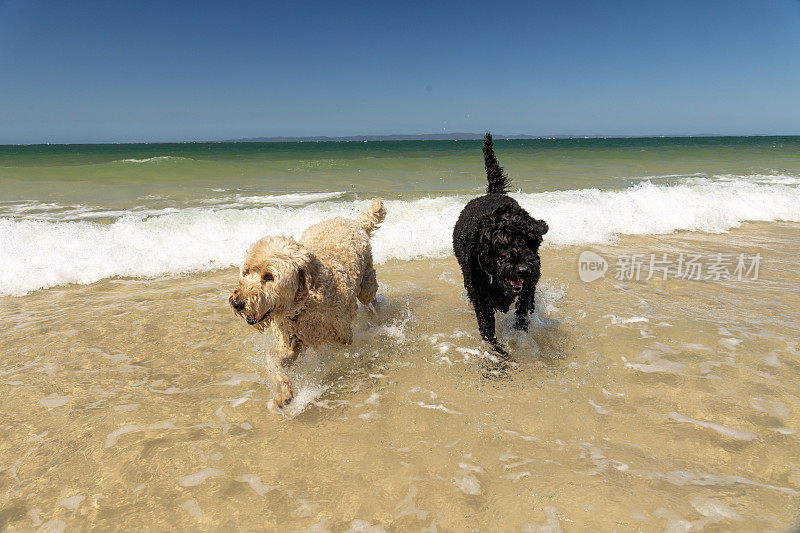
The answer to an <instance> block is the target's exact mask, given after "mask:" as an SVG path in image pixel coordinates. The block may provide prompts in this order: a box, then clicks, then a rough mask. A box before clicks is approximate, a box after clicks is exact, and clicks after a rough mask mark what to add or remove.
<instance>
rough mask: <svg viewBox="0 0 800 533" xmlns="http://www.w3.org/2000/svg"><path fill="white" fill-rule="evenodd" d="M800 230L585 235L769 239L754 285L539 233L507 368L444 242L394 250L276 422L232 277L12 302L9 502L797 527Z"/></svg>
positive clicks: (406, 524)
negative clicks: (590, 268) (633, 274)
mask: <svg viewBox="0 0 800 533" xmlns="http://www.w3.org/2000/svg"><path fill="white" fill-rule="evenodd" d="M796 229H797V228H796V226H795V225H793V224H769V225H768V224H747V225H745V226H744V227H743V228H742V229H739V230H735V231H733V232H732V233H731V234H729V235H721V236H715V235H703V234H697V233H682V234H676V235H673V236H671V237H670V239H669V243H668V246H669V248H668V249H667V248H664V245H665V243H664V241H663V239H662V238H654V237H635V238H634V237H631V238H623V239H620V240H619V242H618V243H617V244H615V245H605V246H594V247H591V249H592V250H594V251H596V252H598V253H600V254H601V255H603V256H604V257H614V256H615V255H617V254H620V253H631V251H638V250H650V249H654V247H657V246H658V247H659V248H658V250H659V251H662V250H664V251H669V250H673V249H674V250H681V251H685V252H691V253H696V252H700V253H708V252H710V251H713V252H717V251H720V252H731V253H747V254H751V253H761V254H762V256H763V258H764V259H763V263H762V266H761V271H760V279H758V280H756V281H744V280H743V281H728V282H712V281H673V280H668V281H666V282H663V281H661V282H657V281H656V280H655V279H652V280H650V281H648V282H644V281H640V282H635V281H630V282H623V281H616V280H613V279H608V278H607V279H601V280H597V281H595V282H592V283H585V282H582V281H580V280H579V279H578V276H577V268H576V261H577V256H578V254H579V253H580V251H582V250H583V249H584V248H582V247H564V248H562V249H558V250H545V251H544V252H543V264H544V272H545V275H544V277H543V283H542V285H541V287H542V290H541V291H540V297H539V305H538V310H537V314H536V316H535V318H534V321H533V327H532V329H531V334H530V335H515V334H513V333H511V332H509V331H508V329H507V326H508V323H509V322H508V320H507V319H505V318H504V317H502V316H501V317H500V322H501V329H502V334H501V336H502V338H503V339H504V340H505V341H506V342H508V343H509V344H510V345H511V347H512V353H513V356H512V358H511V360H509V361H497V360H493V358H492V356H490V355H488V354H487V353H485V352H484V351H483V347H482V345H481V343H480V340H479V338H478V336H477V334H476V331H475V330H476V328H475V327H473V326H474V324H473V322H474V317H473V315H472V311H471V309H470V307H469V304H468V303H467V302H466V301H464V299H463V298H462V297H461V296H460V294H461V288H460V279H459V275H460V274H459V272H458V270H457V265H456V264H455V261H454V260H453V259H452V258H444V259H439V260H433V261H390V262H388V263H386V264H384V265H382V266H381V268H380V269H379V276H380V281H381V291H380V294H381V298H380V299H379V301H378V305H377V306H376V312H373V311H371V310H367V309H362V310H361V311H360V313H359V318H358V321H357V325H356V330H357V333H356V339H355V342H354V344H353V345H352V346H350V347H347V348H338V347H330V348H325V349H322V350H320V351H319V352H314V353H308V354H306V355H304V356H303V357H302V358H301V360H300V361H299V362H298V364H297V365H296V366H295V367H293V369H292V371H291V374H292V376H293V379H294V380H295V383H296V385H295V386H296V387H297V391H298V392H297V398H296V399H295V402H294V403H293V404H292V405H291V406H290V407H289V408H288V409H287V410H286V413H285V415H284V416H275V415H272V414H270V413H269V412H268V411H267V410H266V401H267V400H268V399H269V398H270V396H271V389H270V387H271V385H270V383H269V382H268V378H267V374H266V371H265V369H264V364H263V358H264V354H265V352H266V351H267V350H268V349H269V346H270V340H269V337H268V336H259V335H257V334H255V333H254V331H253V330H252V329H251V328H248V327H246V326H245V325H244V324H243V323H241V321H237V320H235V318H234V316H233V315H232V314H231V313H230V312H229V311H228V309H227V308H226V296H227V293H228V289H229V288H230V287H231V286H232V284H233V282H234V281H235V278H236V273H235V271H233V270H225V271H221V272H215V273H207V274H202V275H195V276H185V277H178V278H172V279H163V280H151V281H146V280H131V279H122V280H110V281H104V282H100V283H97V284H93V285H90V286H68V287H63V288H55V289H50V290H48V291H44V292H37V293H33V294H31V295H29V296H26V297H24V298H16V299H11V300H6V301H4V305H3V306H2V311H0V313H1V314H0V327H2V330H3V332H4V334H3V336H2V340H1V341H0V351H1V352H2V353H3V354H4V357H3V363H2V370H1V371H0V386H1V387H2V388H3V390H4V398H5V400H4V407H5V408H4V410H3V412H2V413H0V430H2V435H3V438H2V440H0V457H2V463H0V469H2V470H1V471H2V474H0V494H2V495H3V499H4V500H5V502H6V503H5V504H4V505H3V511H2V517H3V518H2V519H3V521H4V522H5V523H6V524H7V525H8V526H9V527H11V528H12V529H14V528H22V529H28V528H32V527H38V526H41V525H43V524H50V526H57V525H59V524H60V522H63V523H65V524H66V525H68V526H81V527H87V526H92V527H99V528H104V529H105V528H112V527H119V526H120V525H123V524H124V525H125V526H127V527H131V528H134V527H141V526H144V525H145V524H146V525H147V527H150V528H153V529H163V528H167V527H169V526H177V527H182V528H190V527H194V526H195V525H201V526H203V527H215V528H218V527H226V528H229V527H235V528H237V529H271V528H281V529H286V528H288V529H295V530H300V529H305V528H309V527H316V528H317V529H316V530H334V531H343V530H346V529H348V528H350V529H352V530H358V528H359V527H366V525H370V524H371V525H372V526H373V527H383V528H386V529H390V530H422V529H425V528H429V529H441V530H501V529H502V530H517V529H526V528H527V530H532V531H538V530H541V531H544V530H547V531H550V530H552V531H557V530H559V529H558V528H561V529H562V530H566V531H569V530H605V531H609V530H614V529H616V530H618V531H623V530H645V531H656V530H670V529H675V530H677V529H683V530H685V528H687V527H694V528H697V529H704V528H705V529H707V530H731V529H737V530H750V531H753V530H776V531H780V530H784V529H786V528H788V527H789V526H790V525H791V524H793V523H794V521H795V520H796V518H797V516H796V510H797V506H798V502H799V501H800V468H799V466H800V465H798V462H797V449H798V435H797V430H798V428H799V427H800V419H798V413H799V412H800V398H798V394H797V386H796V384H797V382H798V380H800V362H798V355H800V353H799V352H798V350H799V348H798V338H799V337H800V335H798V333H800V332H798V324H800V320H798V319H799V318H800V317H799V316H798V314H799V313H800V311H799V310H800V290H799V289H798V288H797V287H798V281H800V279H798V278H799V277H798V274H797V272H798V266H800V265H798V259H797V257H796V255H795V254H794V252H795V251H796V247H795V243H794V240H795V238H796ZM731 243H736V247H735V248H733V247H732V246H731ZM610 275H611V273H609V275H608V276H609V277H610ZM537 528H539V529H537ZM547 528H550V529H547Z"/></svg>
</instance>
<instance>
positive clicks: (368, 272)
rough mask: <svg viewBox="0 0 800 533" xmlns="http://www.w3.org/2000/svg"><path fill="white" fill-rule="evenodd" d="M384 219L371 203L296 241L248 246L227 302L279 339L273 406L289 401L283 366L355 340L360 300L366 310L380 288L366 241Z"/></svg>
mask: <svg viewBox="0 0 800 533" xmlns="http://www.w3.org/2000/svg"><path fill="white" fill-rule="evenodd" d="M385 216H386V209H385V208H384V206H383V202H381V201H380V200H378V199H374V200H372V205H371V206H370V207H369V208H368V209H366V210H364V211H362V212H361V214H360V215H359V218H358V220H352V219H347V218H341V217H337V218H334V219H331V220H326V221H324V222H320V223H319V224H315V225H313V226H311V227H309V228H308V229H307V230H306V231H305V232H304V233H303V235H302V236H301V237H300V240H299V241H295V240H294V239H291V238H288V237H264V238H263V239H261V240H259V241H257V242H256V243H254V244H253V245H251V246H250V248H248V250H247V254H246V257H245V261H244V263H243V264H242V266H241V269H240V274H239V286H238V287H237V288H236V289H235V290H234V291H233V292H232V293H231V295H230V298H229V303H230V304H231V306H232V307H233V309H234V313H236V314H237V315H239V316H241V317H243V318H249V319H250V320H251V321H253V322H255V323H253V324H251V325H252V326H253V327H254V328H256V329H257V330H258V331H260V332H264V331H265V330H266V328H267V327H270V329H272V333H273V335H274V336H275V352H276V353H274V354H271V356H270V361H269V364H270V372H271V374H272V379H273V380H274V381H275V384H276V385H277V387H278V392H277V393H276V395H275V397H274V399H273V400H271V402H270V407H271V408H275V407H283V405H284V404H286V403H288V402H289V401H291V399H292V395H293V393H292V389H291V383H290V381H289V377H288V376H287V374H286V371H285V367H286V366H288V365H289V364H291V363H292V362H294V360H295V359H296V358H297V356H298V355H299V354H300V353H301V352H302V351H303V350H304V349H305V348H314V347H317V346H320V345H322V344H324V343H338V344H350V343H351V342H352V340H353V331H352V329H351V323H352V321H353V318H354V316H355V313H356V309H357V307H358V302H359V301H360V302H361V303H362V304H364V305H369V304H370V303H372V301H373V300H374V299H375V294H376V292H377V290H378V281H377V279H376V276H375V268H374V267H373V263H372V247H371V246H370V242H369V241H370V237H371V236H372V233H373V232H374V231H375V229H376V228H377V227H378V225H379V224H380V223H381V222H382V221H383V219H384V217H385ZM237 305H239V306H241V308H240V309H237V307H236V306H237ZM262 317H263V319H262V320H260V321H259V319H261V318H262Z"/></svg>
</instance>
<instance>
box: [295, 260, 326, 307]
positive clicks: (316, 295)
mask: <svg viewBox="0 0 800 533" xmlns="http://www.w3.org/2000/svg"><path fill="white" fill-rule="evenodd" d="M305 255H306V260H305V261H304V262H303V265H302V266H301V267H300V283H305V288H306V292H308V298H309V300H312V301H314V302H317V303H319V302H321V301H322V298H323V294H322V289H321V288H320V286H319V284H318V281H319V279H318V278H319V264H318V261H317V258H316V257H313V256H311V255H310V254H305Z"/></svg>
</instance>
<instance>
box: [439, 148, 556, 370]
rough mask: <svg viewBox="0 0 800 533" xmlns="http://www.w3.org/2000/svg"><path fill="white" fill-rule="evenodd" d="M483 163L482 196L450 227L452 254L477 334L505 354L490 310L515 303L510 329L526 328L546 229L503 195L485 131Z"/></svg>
mask: <svg viewBox="0 0 800 533" xmlns="http://www.w3.org/2000/svg"><path fill="white" fill-rule="evenodd" d="M483 159H484V164H485V166H486V177H487V178H488V180H489V185H488V187H486V193H487V194H486V195H484V196H479V197H478V198H474V199H473V200H471V201H470V202H469V203H468V204H467V206H466V207H465V208H464V210H463V211H461V215H460V216H459V217H458V222H456V226H455V228H454V229H453V251H454V252H455V254H456V259H458V264H459V265H460V266H461V272H462V274H463V275H464V287H465V288H466V289H467V294H468V295H469V299H470V301H471V302H472V306H473V307H474V308H475V315H476V316H477V318H478V329H479V330H480V332H481V336H482V337H483V338H484V339H485V340H486V341H487V342H489V343H490V344H491V345H492V346H493V347H494V348H495V350H497V351H498V352H500V353H503V354H505V350H504V349H503V347H502V346H501V345H500V343H499V342H498V341H497V337H495V331H494V312H495V310H496V309H499V310H500V311H503V312H507V311H508V310H509V308H510V307H511V304H512V303H514V299H516V300H517V308H516V311H515V313H514V314H515V315H516V321H515V323H514V327H515V328H516V329H521V330H525V331H527V330H528V312H529V311H531V312H532V311H533V306H534V303H533V295H534V292H535V290H536V283H537V282H538V281H539V276H540V274H541V269H540V264H539V245H540V244H542V235H544V234H545V233H547V229H548V228H547V223H546V222H545V221H543V220H536V219H535V218H533V217H531V216H530V215H529V214H528V213H527V211H525V210H524V209H522V207H520V205H519V204H518V203H517V202H516V200H514V199H513V198H511V197H510V196H508V195H507V194H506V193H507V192H508V188H509V186H510V181H509V179H508V176H506V174H505V173H504V172H503V169H502V167H500V164H499V163H498V162H497V158H496V157H495V156H494V149H493V147H492V136H491V134H489V133H487V134H486V138H485V140H484V142H483Z"/></svg>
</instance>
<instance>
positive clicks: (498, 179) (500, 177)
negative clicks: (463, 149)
mask: <svg viewBox="0 0 800 533" xmlns="http://www.w3.org/2000/svg"><path fill="white" fill-rule="evenodd" d="M483 165H484V166H485V167H486V178H487V179H488V180H489V185H487V186H486V192H487V193H488V194H494V193H500V194H505V193H507V192H508V190H509V189H510V188H511V180H510V179H508V176H507V175H506V173H505V172H503V167H501V166H500V163H498V162H497V158H496V157H495V156H494V146H493V145H492V134H491V133H487V134H486V137H484V138H483Z"/></svg>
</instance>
